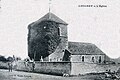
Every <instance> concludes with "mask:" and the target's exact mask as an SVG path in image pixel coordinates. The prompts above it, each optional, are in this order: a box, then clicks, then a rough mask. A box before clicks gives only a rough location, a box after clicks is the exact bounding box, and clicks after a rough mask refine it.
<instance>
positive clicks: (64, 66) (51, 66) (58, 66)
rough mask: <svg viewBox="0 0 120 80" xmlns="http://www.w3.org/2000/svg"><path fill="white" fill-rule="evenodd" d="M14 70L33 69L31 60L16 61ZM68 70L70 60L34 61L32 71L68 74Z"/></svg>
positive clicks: (29, 70)
mask: <svg viewBox="0 0 120 80" xmlns="http://www.w3.org/2000/svg"><path fill="white" fill-rule="evenodd" d="M16 70H20V71H28V72H31V71H33V67H32V62H27V63H26V62H23V61H21V62H17V67H16ZM70 71H71V62H35V68H34V71H33V72H37V73H47V74H55V75H63V74H64V73H67V74H70V73H71V72H70Z"/></svg>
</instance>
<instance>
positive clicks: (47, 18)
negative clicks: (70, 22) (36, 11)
mask: <svg viewBox="0 0 120 80" xmlns="http://www.w3.org/2000/svg"><path fill="white" fill-rule="evenodd" d="M42 21H54V22H56V23H60V24H64V25H67V23H66V22H64V21H63V20H62V19H60V18H59V17H57V16H56V15H55V14H53V13H50V12H49V13H47V14H46V15H45V16H43V17H42V18H40V19H39V20H37V21H35V22H33V23H32V24H33V25H35V24H39V23H40V22H42Z"/></svg>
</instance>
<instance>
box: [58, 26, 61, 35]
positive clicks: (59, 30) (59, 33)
mask: <svg viewBox="0 0 120 80" xmlns="http://www.w3.org/2000/svg"><path fill="white" fill-rule="evenodd" d="M58 35H60V36H61V28H60V27H59V28H58Z"/></svg>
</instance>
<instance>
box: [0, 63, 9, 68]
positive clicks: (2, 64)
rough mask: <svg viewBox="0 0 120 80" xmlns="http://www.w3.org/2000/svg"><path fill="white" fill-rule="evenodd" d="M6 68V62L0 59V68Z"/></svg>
mask: <svg viewBox="0 0 120 80" xmlns="http://www.w3.org/2000/svg"><path fill="white" fill-rule="evenodd" d="M7 68H8V62H2V61H0V69H7Z"/></svg>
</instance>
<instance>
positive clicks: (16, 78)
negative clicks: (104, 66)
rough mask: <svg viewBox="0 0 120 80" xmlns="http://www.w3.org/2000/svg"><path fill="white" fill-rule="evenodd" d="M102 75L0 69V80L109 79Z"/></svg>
mask: <svg viewBox="0 0 120 80" xmlns="http://www.w3.org/2000/svg"><path fill="white" fill-rule="evenodd" d="M102 77H103V75H86V76H79V77H78V76H76V77H62V76H55V75H47V74H39V73H29V72H21V71H13V72H9V71H8V70H4V69H0V80H111V79H102Z"/></svg>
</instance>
